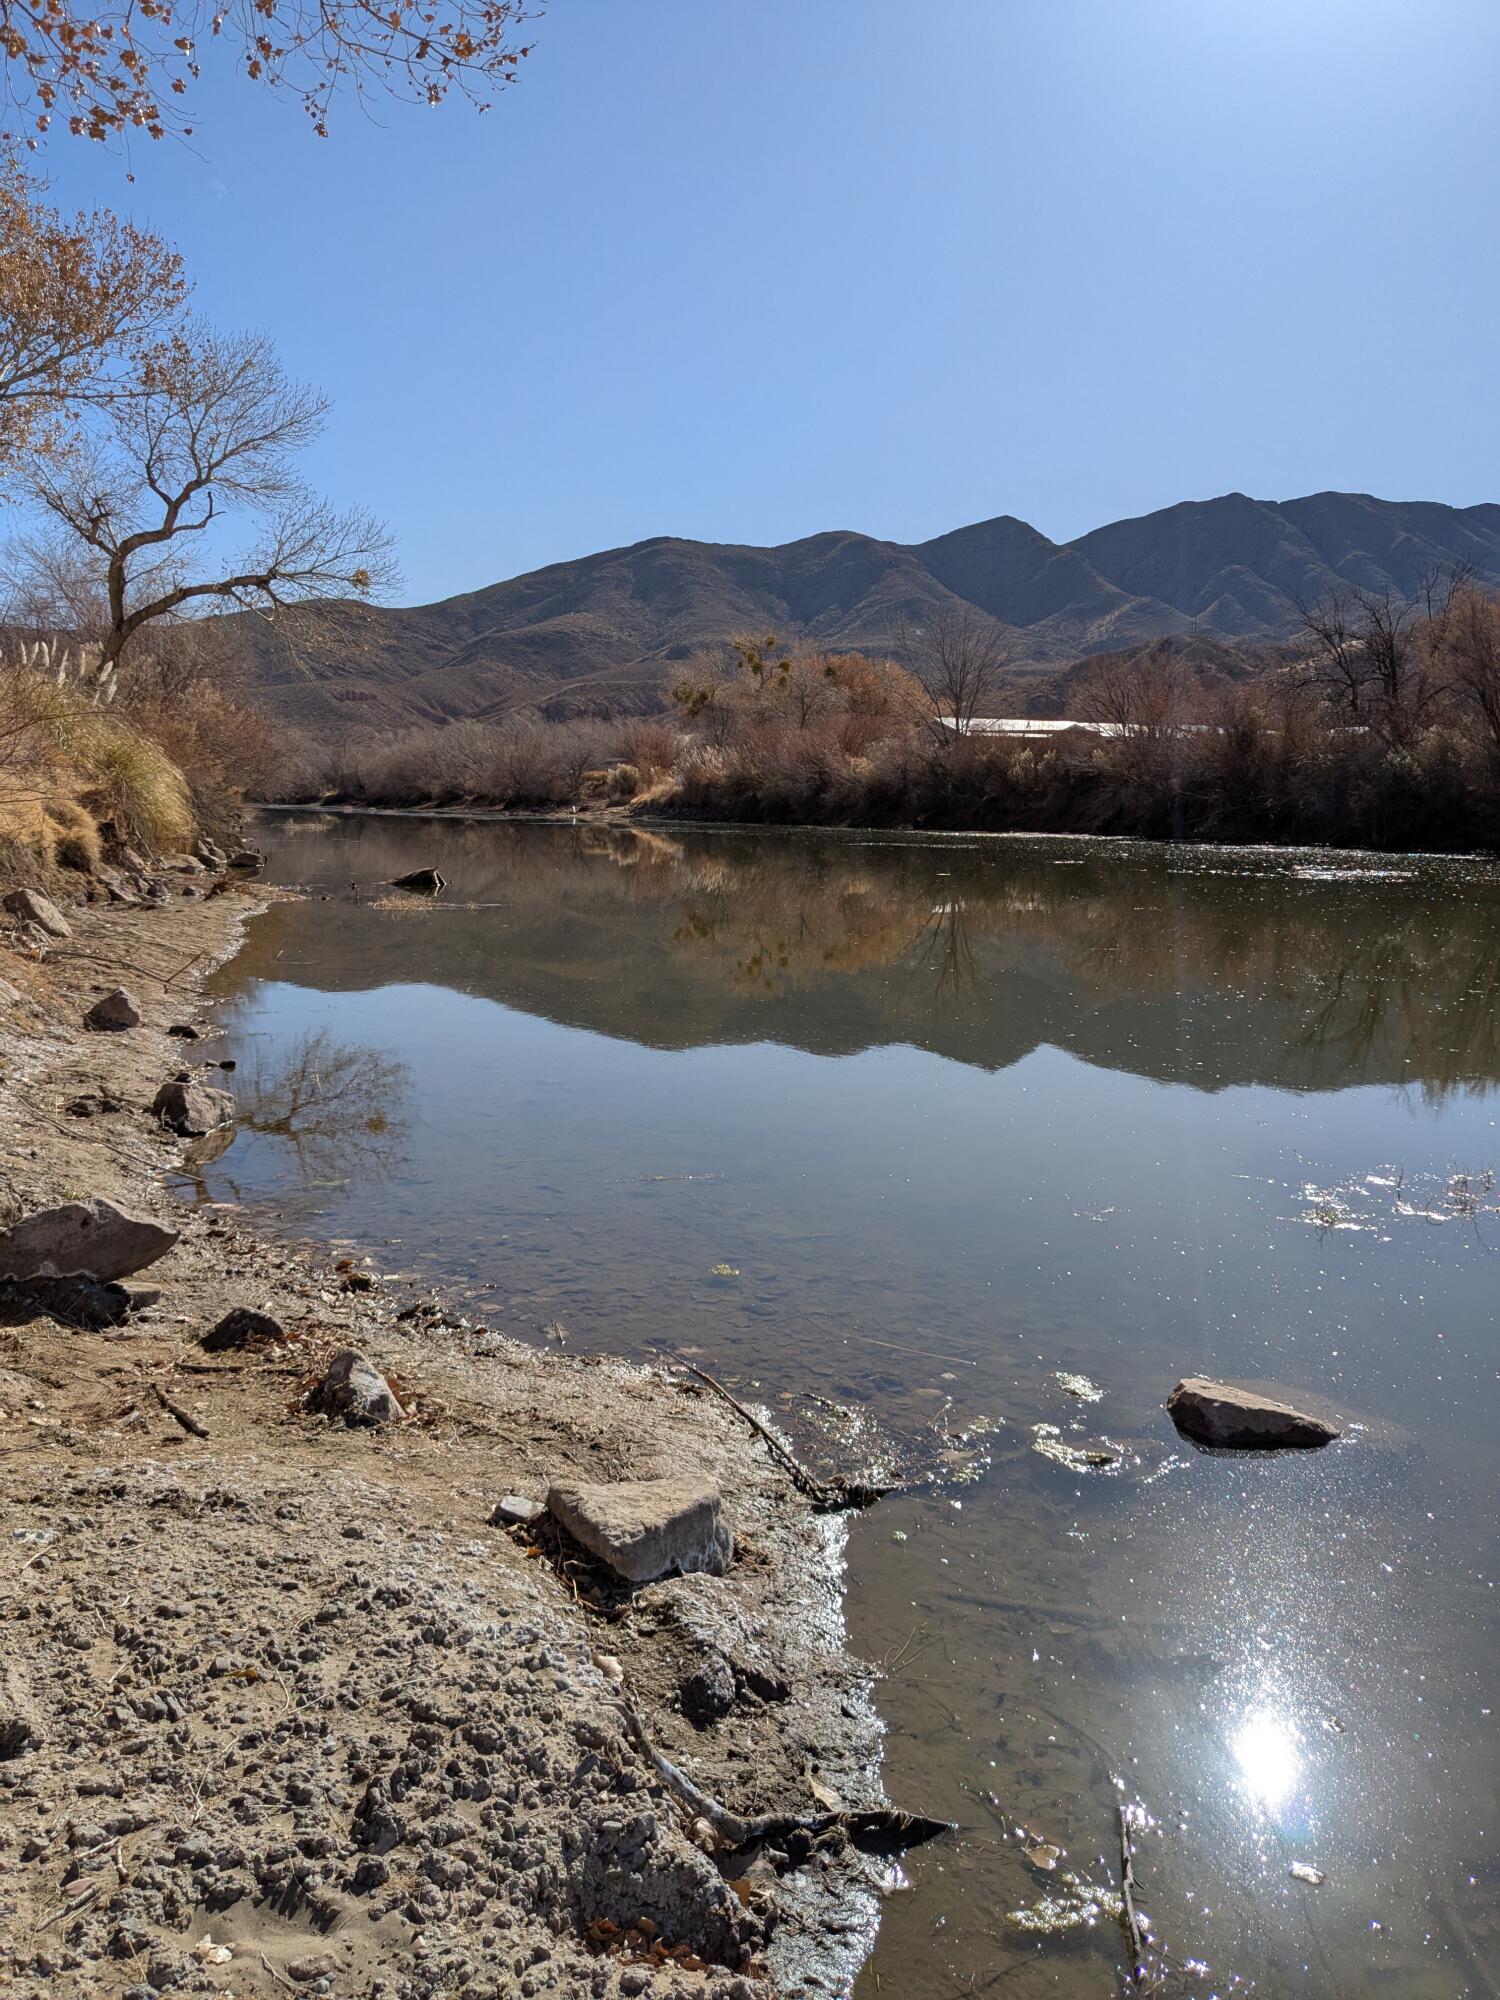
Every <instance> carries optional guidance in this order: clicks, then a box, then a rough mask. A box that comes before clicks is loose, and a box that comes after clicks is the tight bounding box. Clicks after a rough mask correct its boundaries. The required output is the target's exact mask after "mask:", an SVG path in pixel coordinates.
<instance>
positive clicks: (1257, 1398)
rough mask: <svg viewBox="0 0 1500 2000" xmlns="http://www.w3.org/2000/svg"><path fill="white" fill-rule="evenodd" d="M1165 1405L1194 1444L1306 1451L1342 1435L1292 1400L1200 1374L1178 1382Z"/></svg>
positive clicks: (1329, 1424)
mask: <svg viewBox="0 0 1500 2000" xmlns="http://www.w3.org/2000/svg"><path fill="white" fill-rule="evenodd" d="M1167 1409H1168V1411H1169V1412H1170V1413H1171V1417H1172V1421H1173V1423H1174V1424H1176V1426H1177V1428H1178V1430H1180V1431H1182V1432H1183V1433H1184V1434H1185V1435H1186V1436H1188V1437H1190V1438H1192V1439H1193V1440H1194V1441H1195V1442H1196V1443H1198V1444H1216V1445H1235V1446H1238V1447H1239V1448H1240V1449H1242V1450H1245V1449H1250V1450H1257V1449H1258V1450H1270V1449H1275V1448H1278V1447H1287V1446H1290V1447H1294V1448H1297V1447H1300V1448H1303V1449H1306V1448H1308V1447H1310V1446H1314V1445H1321V1444H1331V1443H1332V1442H1333V1440H1334V1439H1335V1438H1336V1437H1338V1436H1340V1435H1341V1433H1340V1428H1339V1426H1338V1425H1337V1424H1331V1423H1328V1422H1327V1421H1325V1419H1324V1418H1322V1417H1315V1416H1312V1415H1311V1414H1310V1413H1309V1412H1308V1411H1306V1410H1299V1409H1297V1408H1295V1407H1294V1406H1293V1405H1292V1404H1291V1403H1280V1402H1277V1401H1275V1400H1274V1399H1273V1398H1271V1397H1269V1396H1263V1395H1261V1394H1260V1392H1259V1391H1258V1390H1255V1389H1242V1388H1240V1387H1238V1386H1237V1385H1236V1384H1235V1383H1233V1382H1210V1381H1208V1380H1207V1379H1206V1378H1205V1377H1203V1376H1201V1375H1190V1376H1188V1377H1187V1379H1186V1380H1185V1381H1182V1382H1179V1383H1178V1384H1177V1387H1176V1388H1175V1389H1174V1390H1173V1391H1172V1393H1171V1395H1170V1396H1169V1397H1168V1398H1167Z"/></svg>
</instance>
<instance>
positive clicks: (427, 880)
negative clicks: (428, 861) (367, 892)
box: [391, 868, 448, 896]
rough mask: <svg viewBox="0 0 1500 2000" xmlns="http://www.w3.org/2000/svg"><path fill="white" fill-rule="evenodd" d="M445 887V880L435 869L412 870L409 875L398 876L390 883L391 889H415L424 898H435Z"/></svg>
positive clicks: (446, 884)
mask: <svg viewBox="0 0 1500 2000" xmlns="http://www.w3.org/2000/svg"><path fill="white" fill-rule="evenodd" d="M447 886H448V882H447V878H446V877H445V876H442V875H439V873H438V872H437V870H436V869H435V868H413V870H412V871H411V873H410V874H409V875H398V876H396V878H395V879H394V881H393V882H392V883H391V887H392V888H393V889H415V890H416V891H418V892H419V893H420V894H421V895H424V896H435V895H436V894H437V892H438V891H439V889H446V888H447Z"/></svg>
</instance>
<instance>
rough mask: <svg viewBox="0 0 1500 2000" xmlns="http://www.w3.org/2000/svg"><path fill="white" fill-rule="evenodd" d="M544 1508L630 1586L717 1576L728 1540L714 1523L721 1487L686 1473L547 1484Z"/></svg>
mask: <svg viewBox="0 0 1500 2000" xmlns="http://www.w3.org/2000/svg"><path fill="white" fill-rule="evenodd" d="M547 1506H548V1509H549V1511H550V1512H551V1513H552V1515H553V1517H554V1518H555V1519H556V1520H558V1521H560V1522H561V1523H562V1525H563V1527H565V1528H566V1529H567V1531H568V1533H569V1534H570V1535H571V1536H572V1537H573V1539H574V1541H576V1542H581V1543H582V1544H583V1546H584V1548H586V1549H587V1550H588V1551H589V1552H590V1554H591V1555H596V1556H598V1557H599V1559H600V1561H601V1562H605V1563H608V1565H609V1566H610V1568H611V1569H612V1570H614V1571H615V1572H616V1574H617V1575H619V1576H622V1577H624V1578H625V1579H626V1581H627V1582H628V1583H649V1582H651V1580H652V1579H653V1578H654V1577H658V1576H670V1575H672V1574H673V1572H674V1571H681V1572H683V1573H684V1574H686V1573H688V1572H689V1571H693V1570H705V1571H707V1572H708V1574H709V1575H711V1576H722V1575H723V1574H724V1571H725V1570H726V1569H727V1568H728V1567H729V1561H730V1558H731V1557H732V1556H733V1554H734V1538H733V1536H732V1535H731V1534H730V1532H729V1530H728V1528H727V1527H726V1526H725V1525H724V1523H723V1521H722V1520H721V1519H720V1513H719V1490H718V1488H717V1487H716V1486H714V1485H713V1484H712V1483H711V1482H710V1481H708V1480H706V1479H700V1478H696V1477H693V1476H691V1475H687V1476H678V1477H674V1478H669V1479H621V1480H615V1481H612V1482H610V1483H609V1484H600V1485H584V1484H581V1483H574V1482H569V1483H567V1484H564V1485H556V1486H553V1487H552V1488H551V1489H550V1491H549V1492H548V1494H547Z"/></svg>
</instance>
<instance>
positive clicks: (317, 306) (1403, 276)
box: [48, 0, 1500, 602]
mask: <svg viewBox="0 0 1500 2000" xmlns="http://www.w3.org/2000/svg"><path fill="white" fill-rule="evenodd" d="M535 41H536V45H537V46H536V52H535V53H534V54H533V55H532V57H531V58H530V59H529V61H528V62H526V63H525V64H523V66H522V74H521V78H520V81H519V82H518V83H517V84H516V85H515V86H514V88H513V89H512V90H511V91H509V92H508V93H506V94H505V95H504V96H503V97H502V99H501V101H500V102H499V103H498V104H497V106H496V108H495V109H494V110H493V111H491V112H490V113H488V114H487V115H485V116H484V117H475V116H474V115H473V114H472V113H470V112H469V111H467V110H466V109H464V108H462V107H460V106H459V105H457V104H453V105H450V106H448V107H446V108H444V109H442V110H439V111H428V110H417V109H414V108H408V107H398V106H391V107H389V108H388V109H384V110H382V112H381V118H380V123H379V124H376V123H374V122H372V121H371V120H370V119H369V118H367V117H366V116H365V115H364V114H363V113H362V112H361V111H360V110H359V109H358V108H357V107H356V106H355V105H354V104H353V103H352V102H347V103H345V104H343V105H342V106H341V107H339V108H338V109H337V110H336V113H335V118H334V123H333V136H332V137H331V138H330V139H328V140H323V141H320V140H317V139H315V138H314V137H313V136H312V135H311V134H310V132H309V131H307V130H306V129H305V126H304V121H303V119H302V116H301V114H300V113H299V112H298V111H297V110H296V108H295V107H294V106H291V105H285V104H283V105H278V104H277V103H275V102H274V101H273V100H270V99H268V98H267V97H266V96H265V94H264V92H263V91H260V90H258V89H257V88H255V87H254V86H252V85H250V84H248V83H245V82H242V81H240V80H239V79H237V78H235V77H234V76H232V75H229V74H226V73H225V71H224V70H223V69H222V68H220V69H219V71H218V72H217V73H216V75H215V76H214V78H213V79H212V81H211V84H210V85H209V86H208V87H206V88H205V89H204V90H203V91H202V93H201V95H200V97H199V99H198V101H197V103H196V105H195V115H196V118H197V127H198V129H197V134H196V136H195V138H194V139H193V140H192V141H191V142H187V143H177V142H166V143H163V144H160V145H157V146H154V147H153V146H146V147H139V146H137V147H136V148H134V149H133V151H132V153H131V156H130V159H129V165H130V166H131V167H132V168H133V169H134V172H135V176H136V178H135V181H134V183H133V185H127V184H126V182H125V180H124V163H123V162H122V161H121V159H120V158H119V157H117V156H110V155H106V154H101V153H99V152H98V151H97V150H95V149H90V148H86V147H83V146H81V145H79V144H77V143H76V142H75V143H71V144H70V143H69V142H68V141H66V140H65V139H60V140H57V141H55V142H54V144H53V147H52V150H51V156H50V159H49V162H48V165H49V167H50V170H51V172H52V175H53V181H54V188H55V191H56V194H57V196H58V197H59V198H60V199H63V200H67V201H73V200H80V201H81V200H88V201H108V202H111V203H113V204H114V205H116V206H119V207H125V208H128V209H129V210H130V211H131V212H132V213H134V214H135V215H136V216H137V217H138V218H139V219H141V220H144V221H149V222H150V223H151V224H153V225H154V226H155V227H157V228H158V229H160V230H161V231H162V232H163V233H164V234H166V235H168V236H170V237H171V238H172V239H174V240H175V241H176V242H177V243H178V245H179V246H180V247H181V249H182V250H183V251H184V252H185V253H186V256H187V258H188V260H189V263H190V266H191V269H192V271H193V273H194V274H195V276H196V279H197V285H198V299H199V304H200V306H201V307H202V308H203V309H204V310H205V311H206V312H207V313H208V314H209V315H210V316H211V317H213V318H214V319H215V320H216V321H218V322H220V323H221V324H223V325H224V326H226V327H254V328H258V329H264V330H266V331H268V332H270V333H272V334H273V335H274V336H275V338H276V340H277V342H278V343H279V345H280V347H281V350H282V352H283V354H284V356H285V358H286V360H287V362H288V364H289V365H290V366H291V367H292V369H293V370H294V371H296V372H297V373H299V374H300V375H303V376H305V377H306V378H308V379H310V380H313V381H316V382H317V383H318V384H319V385H320V386H322V387H323V388H325V389H326V390H328V391H329V392H330V393H331V394H332V396H333V397H334V400H335V408H334V413H333V420H332V422H331V424H330V427H329V430H328V434H327V436H326V438H325V439H324V441H323V442H322V443H321V444H320V446H319V447H318V448H317V450H316V453H315V455H314V458H313V460H312V461H311V463H310V465H309V470H310V472H311V473H312V474H313V476H314V477H315V478H316V479H317V480H318V481H319V482H320V483H321V485H322V486H323V488H324V489H325V490H326V491H327V492H328V493H329V495H330V497H332V498H333V499H335V500H337V501H338V502H340V503H341V504H342V503H352V502H360V503H362V504H365V505H368V506H370V507H372V508H374V509H375V510H376V511H377V512H378V513H380V514H381V515H382V516H383V517H384V518H385V519H386V520H387V521H389V523H390V524H391V525H392V527H393V528H394V529H395V530H396V533H397V536H398V539H399V543H400V550H401V560H402V564H403V568H404V571H405V579H406V581H405V587H404V590H403V592H402V595H403V597H404V599H405V600H406V601H410V602H417V601H422V600H426V599H430V598H434V597H438V596H443V595H447V594H449V593H451V592H455V591H460V590H465V589H472V588H477V587H479V586H481V585H483V584H486V583H490V582H493V581H495V580H496V579H497V578H500V577H504V576H510V575H514V574H516V573H517V572H519V571H522V570H525V569H529V568H533V567H535V566H537V565H538V564H541V563H545V562H549V561H556V560H561V559H565V558H567V557H570V556H574V555H582V554H585V553H588V552H589V551H591V550H594V549H599V548H606V547H610V546H613V545H616V544H619V543H625V542H630V541H636V540H639V539H641V538H643V537H645V536H648V535H653V534H662V533H671V534H681V535H691V536H699V537H703V538H705V539H708V540H713V541H752V542H776V541H785V540H790V539H792V538H793V537H795V536H798V535H803V534H808V533H813V532H815V531H817V530H820V529H824V528H833V527H849V528H859V529H863V530H866V531H868V532H870V533H874V534H881V535H887V536H890V537H893V538H895V539H898V540H919V539H921V538H923V537H925V536H928V535H932V534H937V533H941V532H943V531H944V530H946V529H948V528H951V527H956V526H958V525H960V524H962V523H964V522H967V521H973V520H979V519H983V518H985V517H987V516H990V515H994V514H1001V513H1012V514H1018V515H1020V516H1022V517H1023V518H1025V519H1026V520H1029V521H1032V522H1034V523H1035V525H1036V526H1038V527H1039V528H1041V529H1042V530H1043V531H1044V532H1046V533H1047V534H1050V535H1053V536H1056V537H1059V538H1061V537H1066V536H1069V535H1073V534H1078V533H1081V532H1083V531H1085V530H1086V529H1088V528H1091V527H1094V526H1097V525H1099V524H1100V523H1102V522H1104V521H1108V520H1111V519H1114V518H1116V517H1118V516H1120V515H1124V514H1137V513H1143V512H1146V511H1147V510H1149V509H1151V508H1153V507H1158V506H1163V505H1167V504H1170V503H1171V502H1172V501H1174V500H1179V499H1184V498H1191V497H1204V496H1207V495H1210V494H1214V493H1221V492H1226V491H1229V490H1231V489H1234V488H1239V489H1241V490H1243V491H1246V492H1250V493H1254V494H1257V495H1260V496H1263V497H1268V498H1284V497H1288V496H1290V495H1293V494H1298V493H1304V492H1309V491H1314V490H1316V489H1318V488H1321V487H1343V488H1351V489H1359V490H1364V491H1369V492H1375V493H1380V494H1383V495H1386V496H1389V497H1392V498H1402V499H1413V498H1422V499H1439V500H1446V501H1451V502H1453V503H1455V504H1460V505H1467V504H1471V503H1473V502H1476V501H1480V500H1500V475H1497V473H1496V466H1497V462H1500V397H1497V394H1496V380H1495V372H1496V361H1497V342H1496V328H1497V325H1500V258H1497V255H1496V251H1497V247H1500V246H1497V240H1496V239H1497V233H1500V147H1497V145H1496V141H1495V124H1494V102H1495V86H1496V82H1497V80H1500V6H1496V5H1495V4H1494V0H922V4H921V5H920V6H912V5H911V4H910V0H906V4H896V0H552V4H551V6H550V8H549V10H548V12H547V13H546V15H545V17H544V18H543V19H542V21H541V22H540V23H539V24H538V27H537V30H536V33H535Z"/></svg>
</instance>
